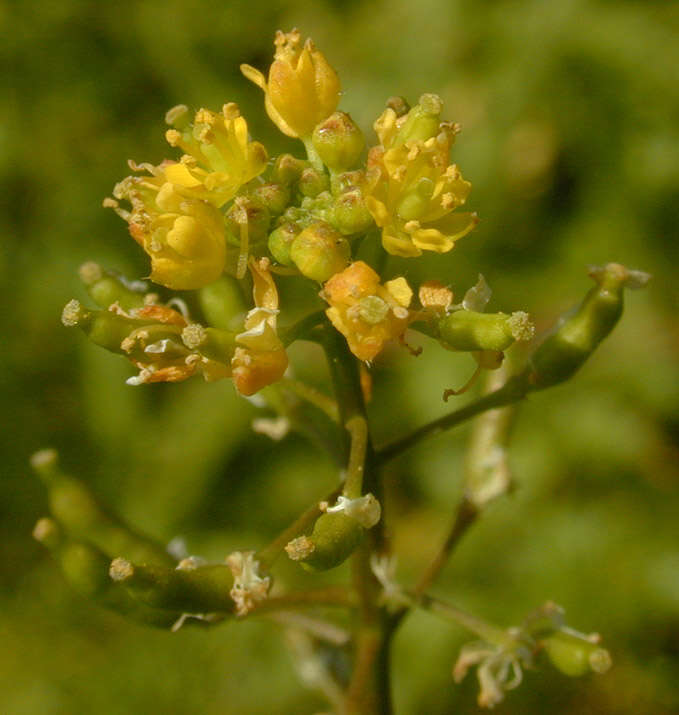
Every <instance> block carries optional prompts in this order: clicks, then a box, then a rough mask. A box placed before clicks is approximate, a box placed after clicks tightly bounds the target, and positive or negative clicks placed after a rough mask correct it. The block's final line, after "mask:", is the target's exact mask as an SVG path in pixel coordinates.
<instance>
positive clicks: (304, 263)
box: [290, 221, 351, 283]
mask: <svg viewBox="0 0 679 715" xmlns="http://www.w3.org/2000/svg"><path fill="white" fill-rule="evenodd" d="M350 256H351V249H350V247H349V244H348V243H347V241H346V239H345V238H343V237H342V235H341V234H340V233H338V232H337V231H335V229H334V228H332V226H330V225H329V224H327V223H324V222H322V221H319V222H317V223H314V224H312V225H311V226H309V227H308V228H305V229H304V230H303V231H302V232H301V233H300V234H299V235H298V236H297V237H296V238H295V240H294V241H293V242H292V245H291V247H290V258H292V260H293V262H294V263H295V265H296V266H297V268H299V270H300V272H301V273H302V275H304V276H306V277H307V278H311V279H312V280H316V281H318V282H319V283H323V282H325V281H327V280H328V279H329V278H331V277H332V276H334V275H335V273H339V272H340V271H342V270H343V269H344V268H346V266H347V265H348V263H349V258H350Z"/></svg>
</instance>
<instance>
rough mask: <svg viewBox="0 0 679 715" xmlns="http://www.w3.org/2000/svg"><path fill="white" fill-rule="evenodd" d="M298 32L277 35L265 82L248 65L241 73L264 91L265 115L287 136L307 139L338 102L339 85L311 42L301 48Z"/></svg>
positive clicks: (337, 79)
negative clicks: (271, 62) (271, 61)
mask: <svg viewBox="0 0 679 715" xmlns="http://www.w3.org/2000/svg"><path fill="white" fill-rule="evenodd" d="M300 40H301V36H300V34H299V32H297V30H293V31H292V32H289V33H283V32H278V33H277V34H276V39H275V41H274V44H275V45H276V52H275V55H274V61H273V64H272V65H271V67H270V68H269V77H268V82H267V80H266V79H265V78H264V75H263V74H262V73H261V72H259V71H258V70H256V69H255V68H254V67H250V65H241V72H242V73H243V74H244V75H245V76H246V77H247V78H248V79H249V80H251V81H252V82H254V83H255V84H256V85H257V86H258V87H260V88H261V89H263V90H264V93H265V107H266V111H267V114H268V115H269V117H270V118H271V120H272V121H273V122H274V124H276V126H277V127H278V128H279V129H280V130H281V131H282V132H283V133H284V134H287V135H288V136H290V137H302V138H304V137H309V136H310V135H311V132H312V131H313V129H314V127H315V126H316V125H317V124H318V123H319V122H321V121H323V120H324V119H325V118H326V117H328V116H329V115H330V114H332V113H333V112H334V111H335V108H336V107H337V103H338V101H339V92H340V83H339V78H338V77H337V74H336V72H335V70H334V69H333V68H332V67H331V66H330V65H329V64H328V61H327V60H326V59H325V56H324V55H323V53H322V52H319V51H318V50H317V49H316V48H315V46H314V44H313V42H312V41H311V40H307V41H306V42H305V43H304V46H303V47H301V46H300Z"/></svg>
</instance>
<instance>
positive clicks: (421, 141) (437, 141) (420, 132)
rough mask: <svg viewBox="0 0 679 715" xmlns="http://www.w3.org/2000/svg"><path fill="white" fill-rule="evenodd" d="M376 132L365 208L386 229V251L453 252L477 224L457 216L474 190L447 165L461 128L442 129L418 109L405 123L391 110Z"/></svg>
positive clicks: (430, 115)
mask: <svg viewBox="0 0 679 715" xmlns="http://www.w3.org/2000/svg"><path fill="white" fill-rule="evenodd" d="M433 96H434V95H425V96H424V97H423V98H422V99H421V100H420V101H421V103H423V100H424V98H425V97H426V98H429V99H428V102H429V103H430V104H433V105H434V106H437V105H436V103H434V102H433V101H432V100H431V99H430V98H431V97H433ZM413 113H415V114H413ZM432 128H433V131H434V132H435V134H434V135H433V136H429V134H431V132H432ZM375 131H376V132H377V134H378V137H379V138H380V141H381V145H380V146H377V147H373V148H372V149H371V150H370V152H369V155H368V172H367V176H368V186H367V189H366V193H367V194H368V195H367V197H366V206H367V208H368V210H369V211H370V213H371V214H372V216H373V218H374V219H375V223H376V224H377V225H378V226H379V227H380V228H381V229H382V245H383V246H384V249H385V250H386V251H387V252H388V253H391V254H393V255H397V256H419V255H421V253H422V251H435V252H436V253H446V252H447V251H450V249H451V248H452V247H453V245H454V243H455V241H457V240H458V239H459V238H461V237H462V236H464V235H466V234H467V233H469V231H471V230H472V229H473V228H474V226H476V224H477V222H478V219H477V216H476V214H475V213H469V212H459V213H453V211H454V209H456V208H457V207H458V206H461V205H462V204H464V203H465V201H466V199H467V196H468V194H469V191H470V190H471V184H470V183H469V182H468V181H465V180H464V179H463V178H462V175H461V174H460V171H459V169H458V168H457V166H456V165H455V164H450V165H449V164H448V157H449V154H450V148H451V146H452V144H453V141H454V138H455V134H456V133H457V131H458V127H457V125H454V124H450V123H449V122H440V123H439V122H438V115H437V114H434V113H432V112H425V111H423V110H422V104H420V105H417V106H416V107H414V108H413V109H412V110H411V111H410V113H409V114H407V115H404V116H402V117H397V115H396V112H394V110H393V109H391V108H389V109H387V110H386V111H385V112H384V113H383V114H382V116H381V117H380V118H379V119H378V120H377V121H376V122H375ZM411 137H417V138H411ZM420 137H424V138H420Z"/></svg>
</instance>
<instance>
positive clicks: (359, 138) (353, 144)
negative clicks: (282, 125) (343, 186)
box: [311, 112, 365, 171]
mask: <svg viewBox="0 0 679 715" xmlns="http://www.w3.org/2000/svg"><path fill="white" fill-rule="evenodd" d="M311 141H312V142H313V145H314V149H315V150H316V151H317V152H318V155H319V156H320V157H321V159H322V160H323V163H324V164H325V165H326V166H327V167H328V168H329V169H331V170H332V171H346V170H347V169H350V168H351V167H352V166H354V164H356V163H357V162H358V160H359V158H360V156H361V152H362V151H363V147H365V138H364V137H363V132H362V131H361V130H360V129H359V127H358V125H357V124H356V122H354V120H353V119H352V118H351V117H350V116H349V115H348V114H347V113H346V112H335V113H334V114H331V115H330V116H329V117H328V118H327V119H325V120H324V121H322V122H321V123H320V124H317V125H316V128H315V129H314V133H313V135H312V137H311Z"/></svg>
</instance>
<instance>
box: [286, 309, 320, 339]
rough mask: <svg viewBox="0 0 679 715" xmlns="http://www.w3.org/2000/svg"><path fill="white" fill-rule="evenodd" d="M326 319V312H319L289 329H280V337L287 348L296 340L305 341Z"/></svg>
mask: <svg viewBox="0 0 679 715" xmlns="http://www.w3.org/2000/svg"><path fill="white" fill-rule="evenodd" d="M324 319H325V312H324V311H322V310H317V311H316V312H314V313H310V314H309V315H306V316H305V317H304V318H302V319H301V320H298V321H297V322H296V323H293V325H290V326H288V327H287V328H280V329H279V331H278V337H279V338H280V339H281V342H282V343H283V345H285V347H287V346H288V345H290V344H291V343H294V342H295V340H305V339H307V338H308V337H309V333H310V332H311V330H312V329H313V328H315V327H316V326H317V325H320V324H321V323H322V322H323V321H324Z"/></svg>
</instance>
